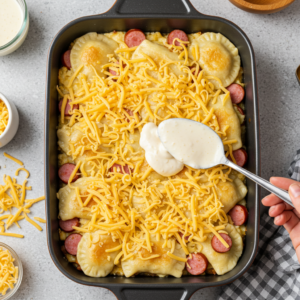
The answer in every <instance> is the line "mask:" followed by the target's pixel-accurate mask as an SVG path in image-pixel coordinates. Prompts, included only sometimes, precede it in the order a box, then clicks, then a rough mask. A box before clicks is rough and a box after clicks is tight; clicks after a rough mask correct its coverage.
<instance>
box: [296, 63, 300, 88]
mask: <svg viewBox="0 0 300 300" xmlns="http://www.w3.org/2000/svg"><path fill="white" fill-rule="evenodd" d="M296 78H297V80H298V83H299V85H300V66H299V67H298V68H297V70H296Z"/></svg>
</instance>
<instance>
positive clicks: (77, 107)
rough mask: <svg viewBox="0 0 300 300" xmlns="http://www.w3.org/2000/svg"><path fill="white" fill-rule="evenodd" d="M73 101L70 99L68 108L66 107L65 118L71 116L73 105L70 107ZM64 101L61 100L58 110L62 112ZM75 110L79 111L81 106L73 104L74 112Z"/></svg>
mask: <svg viewBox="0 0 300 300" xmlns="http://www.w3.org/2000/svg"><path fill="white" fill-rule="evenodd" d="M70 102H71V100H69V99H68V101H67V104H66V107H65V116H70V113H69V112H70V111H71V110H72V108H71V105H70ZM62 103H63V100H60V101H59V103H58V109H59V111H60V112H61V107H62ZM74 109H79V104H73V110H74Z"/></svg>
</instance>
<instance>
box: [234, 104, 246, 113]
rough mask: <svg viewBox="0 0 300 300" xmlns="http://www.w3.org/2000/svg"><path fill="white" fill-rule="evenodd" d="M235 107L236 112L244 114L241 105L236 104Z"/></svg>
mask: <svg viewBox="0 0 300 300" xmlns="http://www.w3.org/2000/svg"><path fill="white" fill-rule="evenodd" d="M236 109H237V110H238V112H239V113H240V114H241V115H242V116H244V115H245V113H244V111H243V109H242V108H241V107H239V106H238V105H236Z"/></svg>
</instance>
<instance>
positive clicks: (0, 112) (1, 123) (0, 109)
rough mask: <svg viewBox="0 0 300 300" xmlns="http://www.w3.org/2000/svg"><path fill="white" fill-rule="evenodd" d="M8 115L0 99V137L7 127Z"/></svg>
mask: <svg viewBox="0 0 300 300" xmlns="http://www.w3.org/2000/svg"><path fill="white" fill-rule="evenodd" d="M8 118H9V113H8V109H7V107H6V105H5V104H4V102H3V101H2V100H1V99H0V135H1V134H2V133H3V132H4V131H5V129H6V127H7V125H8Z"/></svg>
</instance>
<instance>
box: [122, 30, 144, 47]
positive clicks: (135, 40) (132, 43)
mask: <svg viewBox="0 0 300 300" xmlns="http://www.w3.org/2000/svg"><path fill="white" fill-rule="evenodd" d="M145 39H146V36H145V34H144V32H143V31H142V30H140V29H130V30H129V31H127V32H126V34H125V37H124V41H125V43H126V45H127V46H128V47H129V48H132V47H136V46H139V45H140V44H141V43H142V41H144V40H145Z"/></svg>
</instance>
